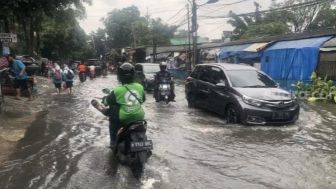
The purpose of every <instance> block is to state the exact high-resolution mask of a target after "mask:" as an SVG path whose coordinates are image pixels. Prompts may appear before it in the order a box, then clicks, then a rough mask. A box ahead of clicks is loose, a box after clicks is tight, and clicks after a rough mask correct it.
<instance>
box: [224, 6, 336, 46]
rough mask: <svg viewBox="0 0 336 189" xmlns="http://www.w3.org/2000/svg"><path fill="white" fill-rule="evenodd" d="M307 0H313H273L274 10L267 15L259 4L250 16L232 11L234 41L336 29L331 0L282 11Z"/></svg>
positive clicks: (230, 21)
mask: <svg viewBox="0 0 336 189" xmlns="http://www.w3.org/2000/svg"><path fill="white" fill-rule="evenodd" d="M306 2H311V0H285V1H284V2H281V3H278V2H277V1H276V0H273V1H272V5H271V7H270V9H271V11H270V12H267V13H264V14H260V12H259V5H258V4H255V5H256V11H255V14H254V15H249V16H239V15H237V14H235V13H233V12H231V13H230V16H231V19H230V20H229V21H228V23H229V24H231V25H232V26H233V27H234V30H233V34H234V36H233V40H237V39H246V38H254V37H265V36H273V35H282V34H288V33H297V32H304V31H316V30H325V29H336V9H335V7H334V6H332V3H331V1H330V2H326V3H323V4H320V5H312V6H300V7H295V8H287V9H286V10H279V8H281V7H291V6H293V5H297V4H300V3H306ZM272 10H273V11H272Z"/></svg>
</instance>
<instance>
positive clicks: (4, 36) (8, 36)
mask: <svg viewBox="0 0 336 189" xmlns="http://www.w3.org/2000/svg"><path fill="white" fill-rule="evenodd" d="M11 37H12V35H11V34H10V33H0V38H11Z"/></svg>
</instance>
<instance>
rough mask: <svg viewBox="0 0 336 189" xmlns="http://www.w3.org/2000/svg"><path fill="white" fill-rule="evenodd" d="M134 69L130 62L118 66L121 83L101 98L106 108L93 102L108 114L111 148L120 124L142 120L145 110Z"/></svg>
mask: <svg viewBox="0 0 336 189" xmlns="http://www.w3.org/2000/svg"><path fill="white" fill-rule="evenodd" d="M134 75H135V69H134V66H133V65H132V64H130V63H124V64H122V65H121V66H120V67H119V68H118V73H117V76H118V80H119V82H120V83H121V85H119V86H117V87H115V88H114V89H113V91H112V92H111V93H110V94H109V95H108V96H106V97H104V99H103V104H104V105H105V106H108V108H107V109H105V108H103V107H101V106H99V104H98V103H97V104H95V103H93V106H94V107H95V108H97V109H98V110H99V111H100V112H102V113H103V114H104V115H106V116H109V118H110V119H109V121H110V125H109V129H110V139H111V141H110V144H111V148H112V149H113V148H114V147H115V146H116V142H117V141H116V139H117V133H118V130H119V129H120V127H121V126H122V125H127V124H129V123H132V122H135V121H142V120H144V117H145V112H144V110H143V108H142V104H143V103H144V102H145V100H146V97H145V91H144V88H143V86H142V85H140V84H138V83H136V82H134Z"/></svg>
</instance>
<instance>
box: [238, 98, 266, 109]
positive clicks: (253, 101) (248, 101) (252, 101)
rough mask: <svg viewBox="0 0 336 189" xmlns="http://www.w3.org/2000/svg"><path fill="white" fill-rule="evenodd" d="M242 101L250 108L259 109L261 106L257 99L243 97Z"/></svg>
mask: <svg viewBox="0 0 336 189" xmlns="http://www.w3.org/2000/svg"><path fill="white" fill-rule="evenodd" d="M243 101H244V102H245V103H246V104H249V105H251V106H257V107H260V106H262V105H263V104H262V102H261V101H260V100H257V99H253V98H251V97H248V96H243Z"/></svg>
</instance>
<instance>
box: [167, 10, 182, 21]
mask: <svg viewBox="0 0 336 189" xmlns="http://www.w3.org/2000/svg"><path fill="white" fill-rule="evenodd" d="M183 10H185V6H183V7H182V9H180V10H179V11H178V12H177V13H176V14H174V15H173V16H172V17H170V18H169V19H168V20H166V22H169V21H170V20H172V19H173V18H175V17H176V16H177V15H178V14H180V13H181V12H182V11H183Z"/></svg>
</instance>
